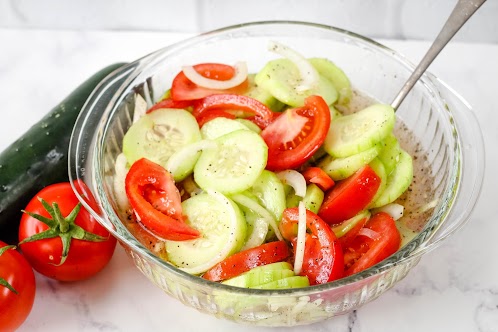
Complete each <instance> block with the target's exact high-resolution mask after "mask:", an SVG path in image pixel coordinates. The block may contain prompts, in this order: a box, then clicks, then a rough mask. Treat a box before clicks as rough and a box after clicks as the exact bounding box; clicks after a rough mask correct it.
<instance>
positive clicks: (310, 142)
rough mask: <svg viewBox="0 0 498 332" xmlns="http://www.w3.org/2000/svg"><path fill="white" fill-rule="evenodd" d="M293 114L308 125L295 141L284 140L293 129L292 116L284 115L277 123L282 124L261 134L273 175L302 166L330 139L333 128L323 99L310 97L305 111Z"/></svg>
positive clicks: (303, 108)
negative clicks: (303, 119)
mask: <svg viewBox="0 0 498 332" xmlns="http://www.w3.org/2000/svg"><path fill="white" fill-rule="evenodd" d="M289 111H290V110H288V111H286V112H289ZM293 111H294V112H295V113H296V114H297V115H299V116H302V117H305V118H307V119H308V121H307V122H306V124H305V125H304V127H302V130H301V131H300V132H299V133H298V134H297V135H296V136H295V137H294V138H293V140H292V141H287V139H285V140H284V139H283V138H284V137H286V136H287V135H286V132H287V131H289V130H290V129H289V128H290V127H292V125H293V122H292V119H293V118H292V116H285V114H282V115H281V116H279V117H278V118H277V120H276V121H278V122H282V123H279V125H278V126H277V125H275V126H273V125H272V126H270V127H268V128H267V129H265V130H263V131H262V132H261V137H263V139H264V140H265V142H266V144H267V145H268V163H267V165H266V168H267V169H269V170H271V171H280V170H284V169H291V168H296V167H299V166H301V165H302V164H304V163H305V162H306V161H307V160H308V159H309V158H311V156H313V154H314V153H315V152H316V150H318V148H319V147H320V146H321V145H322V144H323V141H324V140H325V137H326V136H327V131H328V130H329V127H330V110H329V107H328V106H327V103H325V101H324V100H323V98H322V97H320V96H310V97H308V98H306V100H305V101H304V107H301V108H297V109H294V110H293ZM272 127H273V128H272ZM275 127H277V128H275ZM286 141H287V142H286Z"/></svg>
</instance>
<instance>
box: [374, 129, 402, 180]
mask: <svg viewBox="0 0 498 332" xmlns="http://www.w3.org/2000/svg"><path fill="white" fill-rule="evenodd" d="M381 144H382V150H380V152H379V156H378V157H379V160H380V161H381V162H382V163H383V164H384V167H385V168H386V173H387V175H389V174H391V172H392V171H393V170H394V168H395V167H396V164H397V163H398V161H399V155H400V153H401V147H400V145H399V142H398V140H397V138H396V136H394V134H392V133H391V134H390V135H388V136H387V137H386V138H385V139H384V141H382V143H381Z"/></svg>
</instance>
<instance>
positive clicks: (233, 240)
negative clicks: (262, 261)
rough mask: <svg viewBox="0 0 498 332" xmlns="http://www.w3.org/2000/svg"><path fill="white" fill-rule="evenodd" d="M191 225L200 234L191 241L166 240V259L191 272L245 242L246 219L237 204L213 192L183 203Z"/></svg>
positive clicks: (202, 269)
mask: <svg viewBox="0 0 498 332" xmlns="http://www.w3.org/2000/svg"><path fill="white" fill-rule="evenodd" d="M182 208H183V213H184V214H185V215H186V216H187V218H188V223H189V225H190V226H192V227H194V228H195V229H197V230H199V232H200V233H201V234H202V236H201V237H200V238H198V239H195V240H191V241H166V252H167V254H168V260H169V261H170V262H171V263H172V264H174V265H176V266H178V267H179V268H180V269H182V270H183V271H185V272H187V273H191V274H200V273H203V272H205V271H207V270H208V269H209V268H211V267H212V266H213V265H215V264H217V263H219V262H221V261H222V260H224V259H225V258H227V257H228V256H229V255H231V254H233V253H235V252H237V251H238V250H239V249H240V248H241V247H242V245H243V244H244V239H245V237H246V222H245V220H244V216H243V215H242V212H241V211H240V209H239V207H238V206H237V204H235V203H234V202H233V201H232V200H230V199H229V198H227V197H225V196H223V195H222V194H220V193H218V192H214V191H210V192H208V193H203V194H199V195H196V196H193V197H191V198H189V199H187V200H185V201H184V202H183V203H182Z"/></svg>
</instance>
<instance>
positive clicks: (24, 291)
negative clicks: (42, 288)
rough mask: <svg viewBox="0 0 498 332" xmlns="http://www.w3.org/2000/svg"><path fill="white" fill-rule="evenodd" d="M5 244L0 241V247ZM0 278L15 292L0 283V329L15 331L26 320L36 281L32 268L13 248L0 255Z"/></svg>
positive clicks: (34, 292)
mask: <svg viewBox="0 0 498 332" xmlns="http://www.w3.org/2000/svg"><path fill="white" fill-rule="evenodd" d="M5 246H7V244H6V243H4V242H2V241H0V248H3V247H5ZM0 278H3V279H5V280H6V281H7V282H8V283H9V284H10V285H11V286H12V287H13V288H14V289H15V290H16V291H17V294H15V293H14V292H12V291H11V290H9V289H8V288H7V287H5V286H2V285H0V329H1V330H2V331H15V330H16V329H17V328H18V327H19V326H21V325H22V323H23V322H24V321H25V320H26V318H27V317H28V315H29V313H30V312H31V309H32V307H33V302H34V300H35V294H36V283H35V274H34V273H33V269H32V268H31V266H30V265H29V263H28V262H27V261H26V259H25V258H24V257H23V256H22V255H21V254H20V253H19V252H18V251H17V250H15V249H9V250H7V251H5V252H4V253H3V254H2V255H0Z"/></svg>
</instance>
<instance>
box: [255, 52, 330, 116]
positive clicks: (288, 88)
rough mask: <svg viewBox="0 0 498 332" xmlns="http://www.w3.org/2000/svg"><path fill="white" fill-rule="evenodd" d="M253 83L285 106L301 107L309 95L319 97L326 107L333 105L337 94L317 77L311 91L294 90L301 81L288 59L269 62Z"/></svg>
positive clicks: (323, 79) (321, 78) (324, 80)
mask: <svg viewBox="0 0 498 332" xmlns="http://www.w3.org/2000/svg"><path fill="white" fill-rule="evenodd" d="M254 81H255V82H256V84H257V85H258V86H260V87H261V88H263V89H265V90H266V91H268V92H269V93H270V94H272V95H273V96H274V97H275V98H277V99H278V100H280V101H281V102H283V103H284V104H286V105H290V106H293V107H301V106H303V105H304V100H305V99H306V98H307V97H309V96H311V95H319V96H321V97H322V98H323V99H324V100H325V101H326V102H327V105H331V104H333V103H334V102H335V101H336V100H337V97H338V93H337V91H336V89H335V88H334V85H333V84H332V82H330V81H329V80H328V79H326V78H325V77H323V76H322V75H319V80H318V82H317V85H316V86H315V87H313V88H312V89H309V90H305V91H298V90H297V89H296V88H297V87H298V86H299V84H300V81H301V75H300V73H299V70H298V68H297V67H296V65H295V64H294V63H293V62H292V61H290V60H288V59H276V60H272V61H269V62H268V63H267V64H266V65H265V67H263V69H261V71H260V72H259V73H257V74H256V77H255V78H254Z"/></svg>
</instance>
